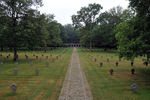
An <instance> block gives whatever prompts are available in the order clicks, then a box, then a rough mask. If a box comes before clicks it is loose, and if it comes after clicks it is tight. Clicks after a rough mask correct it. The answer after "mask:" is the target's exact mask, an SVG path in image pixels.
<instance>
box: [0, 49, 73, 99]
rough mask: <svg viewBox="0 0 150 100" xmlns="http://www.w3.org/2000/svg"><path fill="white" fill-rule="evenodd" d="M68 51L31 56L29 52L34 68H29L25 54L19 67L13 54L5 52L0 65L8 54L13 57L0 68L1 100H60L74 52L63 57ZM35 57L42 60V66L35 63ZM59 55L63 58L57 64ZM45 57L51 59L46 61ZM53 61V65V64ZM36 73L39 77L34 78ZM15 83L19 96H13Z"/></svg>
mask: <svg viewBox="0 0 150 100" xmlns="http://www.w3.org/2000/svg"><path fill="white" fill-rule="evenodd" d="M66 49H67V48H65V49H62V48H61V49H59V50H53V51H48V52H47V53H45V54H44V53H43V52H40V51H36V52H32V54H31V52H26V54H27V55H28V56H29V59H30V62H33V63H34V64H33V66H30V63H29V62H28V60H27V59H26V58H25V53H24V52H20V53H19V62H18V66H16V65H15V62H13V61H12V59H13V56H12V55H13V54H12V53H6V52H2V54H3V56H2V57H0V61H3V60H4V59H6V56H7V55H8V54H11V56H10V57H9V59H8V60H7V61H6V62H4V65H3V66H0V100H10V99H11V100H43V99H44V100H57V99H58V97H59V93H60V90H61V87H62V83H63V80H64V77H65V74H66V71H67V67H68V64H69V61H70V57H71V54H72V50H73V49H72V48H71V49H69V50H68V51H67V52H66V53H63V52H64V51H65V50H66ZM37 52H38V53H37ZM33 54H35V55H36V56H37V55H38V56H39V59H40V58H42V62H40V60H39V59H35V57H33ZM42 54H44V56H42ZM50 54H52V57H51V56H50ZM59 54H61V57H58V60H57V59H56V56H59ZM46 56H49V58H48V59H46ZM53 58H54V59H55V61H54V62H52V59H53ZM46 62H49V67H47V66H46ZM15 68H17V69H18V74H17V75H14V72H13V71H14V69H15ZM35 69H39V75H38V76H37V75H36V74H35ZM12 83H15V84H16V85H17V93H16V94H12V91H11V89H10V85H11V84H12Z"/></svg>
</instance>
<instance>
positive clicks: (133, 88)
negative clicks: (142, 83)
mask: <svg viewBox="0 0 150 100" xmlns="http://www.w3.org/2000/svg"><path fill="white" fill-rule="evenodd" d="M136 89H137V85H136V84H133V85H131V90H132V92H133V93H136Z"/></svg>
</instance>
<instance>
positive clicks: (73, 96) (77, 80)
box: [58, 48, 93, 100]
mask: <svg viewBox="0 0 150 100" xmlns="http://www.w3.org/2000/svg"><path fill="white" fill-rule="evenodd" d="M58 100H93V96H92V94H91V91H90V88H89V85H88V82H87V80H86V77H85V73H84V71H83V68H82V66H81V63H80V60H79V57H78V53H77V50H76V48H74V50H73V53H72V56H71V60H70V64H69V66H68V70H67V73H66V76H65V80H64V83H63V87H62V89H61V93H60V95H59V99H58Z"/></svg>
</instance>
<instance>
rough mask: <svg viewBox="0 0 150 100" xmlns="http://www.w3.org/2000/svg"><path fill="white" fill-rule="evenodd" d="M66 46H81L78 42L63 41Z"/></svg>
mask: <svg viewBox="0 0 150 100" xmlns="http://www.w3.org/2000/svg"><path fill="white" fill-rule="evenodd" d="M65 45H66V46H68V47H81V45H80V43H65Z"/></svg>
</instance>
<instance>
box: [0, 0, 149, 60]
mask: <svg viewBox="0 0 150 100" xmlns="http://www.w3.org/2000/svg"><path fill="white" fill-rule="evenodd" d="M33 6H35V7H33ZM41 6H43V4H42V1H41V0H36V1H34V0H33V1H32V0H1V1H0V41H1V42H0V47H1V51H3V50H4V49H6V48H7V49H9V50H10V51H14V60H16V59H17V50H18V49H26V50H35V49H39V48H41V47H43V48H44V50H45V52H46V48H47V47H59V46H64V44H65V43H79V42H80V44H81V45H82V46H85V47H90V50H91V51H92V47H99V48H104V49H105V50H107V49H108V48H115V49H118V52H119V55H120V57H126V58H127V59H131V58H134V57H137V56H139V55H146V56H147V61H149V58H150V39H149V37H150V28H149V27H150V23H149V22H150V1H148V0H129V8H128V9H123V8H122V7H121V6H117V7H113V8H111V9H110V10H108V11H105V12H102V11H101V10H102V9H103V7H102V5H100V4H96V3H94V4H89V5H88V6H87V7H81V9H80V10H79V11H77V14H75V15H72V17H71V18H72V22H73V25H71V24H67V25H61V23H58V22H57V21H56V20H55V15H53V14H41V13H40V12H39V11H38V10H37V9H34V8H37V7H41Z"/></svg>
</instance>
